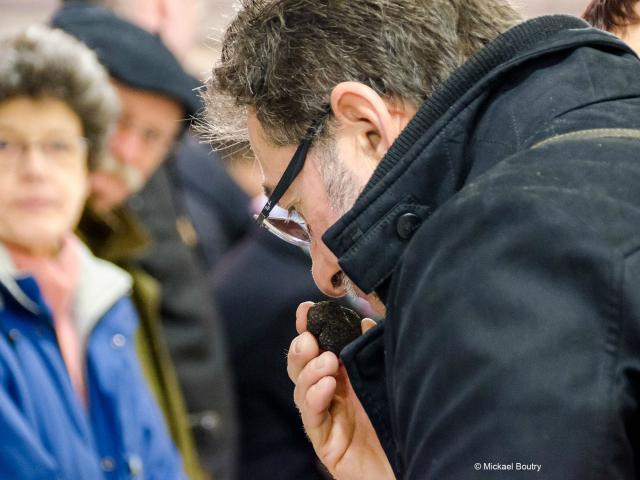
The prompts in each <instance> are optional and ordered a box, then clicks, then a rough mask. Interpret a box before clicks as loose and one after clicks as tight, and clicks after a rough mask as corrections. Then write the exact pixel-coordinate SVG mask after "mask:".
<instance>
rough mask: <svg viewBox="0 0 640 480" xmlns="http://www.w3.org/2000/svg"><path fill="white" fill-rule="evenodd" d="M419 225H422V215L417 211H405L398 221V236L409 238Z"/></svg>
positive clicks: (404, 238)
mask: <svg viewBox="0 0 640 480" xmlns="http://www.w3.org/2000/svg"><path fill="white" fill-rule="evenodd" d="M418 225H420V217H419V216H418V215H416V214H415V213H404V214H402V215H400V218H398V222H397V223H396V230H397V232H398V236H399V237H400V238H402V239H403V240H408V239H409V238H411V235H412V234H413V232H414V231H415V229H416V228H417V227H418Z"/></svg>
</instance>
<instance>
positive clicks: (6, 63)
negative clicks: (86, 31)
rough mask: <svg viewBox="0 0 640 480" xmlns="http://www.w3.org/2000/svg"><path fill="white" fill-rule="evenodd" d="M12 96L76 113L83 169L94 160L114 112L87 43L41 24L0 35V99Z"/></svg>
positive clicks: (114, 98) (110, 94) (112, 100)
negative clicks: (84, 146) (43, 100)
mask: <svg viewBox="0 0 640 480" xmlns="http://www.w3.org/2000/svg"><path fill="white" fill-rule="evenodd" d="M17 96H27V97H35V98H37V97H53V98H57V99H59V100H61V101H63V102H65V103H66V104H67V105H68V106H69V107H70V108H71V109H72V110H73V111H74V112H75V113H76V114H77V115H78V117H79V118H80V121H81V123H82V126H83V131H84V136H85V137H86V138H87V140H88V142H89V155H88V162H89V168H90V169H93V168H95V167H96V166H97V165H98V164H99V162H100V159H101V157H102V154H103V152H104V149H105V148H106V142H107V136H108V134H109V133H110V130H111V128H112V127H113V126H114V125H115V121H116V118H117V115H118V97H117V95H116V93H115V91H114V90H113V88H112V87H111V85H110V83H109V77H108V75H107V72H106V71H105V70H104V68H103V67H102V65H100V63H99V62H98V59H97V57H96V55H95V53H94V52H92V51H91V50H90V49H89V48H88V47H86V46H85V45H84V44H83V43H81V42H79V41H78V40H76V39H75V38H73V37H72V36H70V35H68V34H67V33H65V32H63V31H61V30H57V29H51V28H49V27H46V26H44V25H33V26H30V27H28V28H27V29H25V30H22V31H20V32H19V33H17V34H14V35H10V36H6V37H4V38H2V39H1V40H0V102H1V101H3V100H7V99H10V98H12V97H17Z"/></svg>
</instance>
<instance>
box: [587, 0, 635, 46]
mask: <svg viewBox="0 0 640 480" xmlns="http://www.w3.org/2000/svg"><path fill="white" fill-rule="evenodd" d="M582 16H583V18H584V19H585V20H586V21H587V22H589V23H590V24H591V25H593V26H594V27H596V28H600V29H602V30H606V31H608V32H611V33H613V34H615V35H618V36H619V37H620V38H622V39H623V40H624V41H625V42H627V43H628V44H629V46H630V47H631V48H633V49H634V50H635V51H636V52H638V51H640V28H639V25H640V4H638V2H637V0H593V1H592V2H591V3H590V4H589V5H588V6H587V8H586V9H585V11H584V13H583V15H582Z"/></svg>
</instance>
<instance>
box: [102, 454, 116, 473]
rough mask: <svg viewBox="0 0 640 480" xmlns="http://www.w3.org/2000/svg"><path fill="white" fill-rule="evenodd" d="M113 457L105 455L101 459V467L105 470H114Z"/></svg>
mask: <svg viewBox="0 0 640 480" xmlns="http://www.w3.org/2000/svg"><path fill="white" fill-rule="evenodd" d="M113 466H114V463H113V458H111V457H103V458H102V459H101V460H100V468H102V471H103V472H112V471H113Z"/></svg>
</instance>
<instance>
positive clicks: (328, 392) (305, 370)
mask: <svg viewBox="0 0 640 480" xmlns="http://www.w3.org/2000/svg"><path fill="white" fill-rule="evenodd" d="M312 305H313V303H311V302H307V303H303V304H301V305H300V306H299V307H298V311H297V312H296V329H297V330H298V333H299V334H300V335H299V336H298V337H296V338H295V339H294V340H293V341H292V342H291V347H290V348H289V354H288V362H287V371H288V373H289V377H290V378H291V380H292V381H293V383H294V384H295V385H296V387H295V390H294V401H295V403H296V406H297V407H298V409H299V410H300V413H301V416H302V423H303V424H304V427H305V430H306V432H307V435H308V436H309V439H310V440H311V443H312V444H313V448H314V449H315V451H316V454H317V455H318V457H319V458H320V460H321V461H322V463H324V465H325V466H326V467H327V468H328V469H329V472H330V473H331V474H332V475H333V476H334V477H335V478H336V479H338V480H351V479H353V480H361V479H363V478H366V479H368V480H369V479H371V480H377V479H392V478H395V477H394V474H393V471H392V469H391V465H390V464H389V462H388V460H387V457H386V455H385V453H384V450H383V449H382V446H381V445H380V441H379V440H378V437H377V436H376V433H375V430H374V429H373V426H372V425H371V421H370V420H369V418H368V417H367V414H366V413H365V411H364V408H362V405H361V404H360V401H359V400H358V398H357V397H356V394H355V392H354V391H353V388H352V387H351V383H350V382H349V378H348V376H347V372H346V370H345V368H344V366H342V365H341V364H340V362H339V360H338V357H336V355H335V354H333V353H331V352H324V353H322V354H321V352H320V349H319V347H318V343H317V342H316V339H315V338H314V337H313V335H311V334H310V333H309V332H307V331H306V329H307V312H308V311H309V308H310V307H311V306H312ZM373 326H375V322H373V320H370V319H364V320H363V321H362V329H363V332H364V331H366V330H368V329H369V328H372V327H373Z"/></svg>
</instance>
